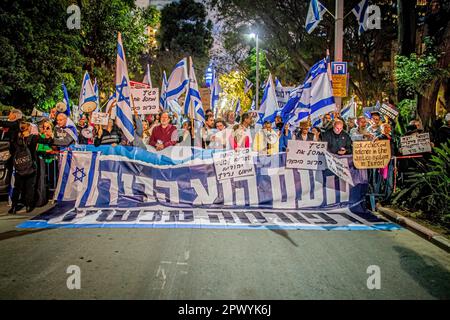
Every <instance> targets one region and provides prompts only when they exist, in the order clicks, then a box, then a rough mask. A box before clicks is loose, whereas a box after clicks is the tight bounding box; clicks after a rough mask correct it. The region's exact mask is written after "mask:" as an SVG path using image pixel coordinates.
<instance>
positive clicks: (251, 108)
mask: <svg viewBox="0 0 450 320" xmlns="http://www.w3.org/2000/svg"><path fill="white" fill-rule="evenodd" d="M250 110H252V111H253V110H256V101H255V97H254V98H253V100H252V105H251V106H250Z"/></svg>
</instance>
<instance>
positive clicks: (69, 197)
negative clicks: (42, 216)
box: [54, 151, 100, 207]
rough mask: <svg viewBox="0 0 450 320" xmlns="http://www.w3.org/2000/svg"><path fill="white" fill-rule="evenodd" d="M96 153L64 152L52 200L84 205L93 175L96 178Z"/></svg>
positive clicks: (76, 205)
mask: <svg viewBox="0 0 450 320" xmlns="http://www.w3.org/2000/svg"><path fill="white" fill-rule="evenodd" d="M99 154H100V153H98V152H83V151H66V152H64V153H63V155H62V159H61V172H60V174H59V177H58V184H57V186H56V190H55V197H54V200H56V201H76V204H75V207H78V206H79V204H80V203H81V202H84V204H85V203H86V201H87V198H88V196H89V194H90V192H91V188H92V183H93V180H94V175H97V176H98V163H99V162H98V160H99V158H98V155H99Z"/></svg>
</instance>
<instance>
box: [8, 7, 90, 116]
mask: <svg viewBox="0 0 450 320" xmlns="http://www.w3.org/2000/svg"><path fill="white" fill-rule="evenodd" d="M68 5H69V3H68V1H60V0H46V1H44V0H30V1H12V0H5V1H2V2H1V5H0V24H1V25H2V28H1V29H0V46H1V48H2V59H1V60H0V102H1V103H3V104H6V105H11V106H15V107H19V108H21V109H22V110H24V111H31V109H32V108H33V107H35V106H37V105H38V104H42V103H44V102H45V101H46V99H52V100H53V101H55V100H56V99H57V97H58V94H59V92H58V91H59V90H60V87H61V82H62V81H64V82H65V83H66V84H67V86H68V87H69V88H70V89H72V90H73V89H74V85H75V83H77V82H78V81H79V79H81V66H82V65H83V62H84V61H85V60H84V57H83V56H82V55H81V53H80V51H79V47H80V46H81V44H82V39H81V37H80V35H79V33H78V32H76V31H74V30H69V29H68V28H67V26H66V19H67V17H68V16H67V13H66V9H67V6H68ZM78 75H79V77H78Z"/></svg>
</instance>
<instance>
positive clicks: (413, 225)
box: [377, 204, 450, 253]
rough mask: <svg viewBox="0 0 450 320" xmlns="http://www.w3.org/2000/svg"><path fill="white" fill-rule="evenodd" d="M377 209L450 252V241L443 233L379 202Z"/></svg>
mask: <svg viewBox="0 0 450 320" xmlns="http://www.w3.org/2000/svg"><path fill="white" fill-rule="evenodd" d="M377 211H378V212H380V213H382V214H383V215H384V216H386V217H387V218H389V219H391V220H394V221H395V222H396V223H398V224H400V225H403V226H405V227H406V228H408V229H410V230H411V231H413V232H415V233H417V234H418V235H420V236H421V237H423V238H425V239H427V240H428V241H430V242H431V243H433V244H434V245H436V246H438V247H439V248H441V249H443V250H445V251H447V252H449V253H450V241H448V240H447V238H445V237H444V236H442V235H441V234H439V233H437V232H434V231H432V230H430V229H428V228H426V227H424V226H422V225H420V224H418V223H417V222H415V221H413V220H411V219H408V218H406V217H404V216H402V215H401V214H399V213H397V212H396V211H394V210H392V209H389V208H385V207H382V206H380V205H378V204H377Z"/></svg>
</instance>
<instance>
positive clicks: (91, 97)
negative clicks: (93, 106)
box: [78, 71, 97, 108]
mask: <svg viewBox="0 0 450 320" xmlns="http://www.w3.org/2000/svg"><path fill="white" fill-rule="evenodd" d="M96 101H97V96H96V95H95V90H94V86H93V85H92V82H91V78H90V77H89V73H88V72H87V71H86V72H85V73H84V77H83V82H82V84H81V91H80V100H79V102H78V105H79V106H80V108H81V107H82V106H83V104H85V103H86V102H96Z"/></svg>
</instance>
